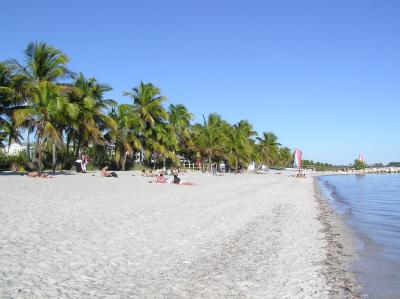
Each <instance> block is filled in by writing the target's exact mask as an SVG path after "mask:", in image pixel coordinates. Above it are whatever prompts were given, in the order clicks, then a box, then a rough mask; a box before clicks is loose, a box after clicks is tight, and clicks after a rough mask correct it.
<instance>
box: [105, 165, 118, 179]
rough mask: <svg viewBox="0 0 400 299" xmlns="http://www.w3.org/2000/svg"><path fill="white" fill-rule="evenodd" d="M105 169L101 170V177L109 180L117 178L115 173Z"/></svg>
mask: <svg viewBox="0 0 400 299" xmlns="http://www.w3.org/2000/svg"><path fill="white" fill-rule="evenodd" d="M107 169H108V166H106V167H104V168H103V169H102V170H101V176H102V177H106V178H110V177H116V178H117V177H118V175H117V174H116V173H115V172H110V171H107Z"/></svg>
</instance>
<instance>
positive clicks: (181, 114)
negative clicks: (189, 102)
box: [168, 104, 193, 151]
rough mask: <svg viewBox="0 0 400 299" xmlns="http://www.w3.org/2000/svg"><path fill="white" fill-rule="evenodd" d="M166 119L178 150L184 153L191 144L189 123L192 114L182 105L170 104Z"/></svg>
mask: <svg viewBox="0 0 400 299" xmlns="http://www.w3.org/2000/svg"><path fill="white" fill-rule="evenodd" d="M168 118H169V124H170V125H171V129H172V131H173V133H174V134H175V136H176V138H177V142H178V144H179V150H180V151H185V150H187V149H188V146H190V145H192V144H191V138H190V137H191V136H190V135H191V134H190V121H191V120H192V119H193V114H192V113H190V112H189V111H188V110H187V108H186V107H185V106H184V105H181V104H178V105H173V104H170V105H169V107H168Z"/></svg>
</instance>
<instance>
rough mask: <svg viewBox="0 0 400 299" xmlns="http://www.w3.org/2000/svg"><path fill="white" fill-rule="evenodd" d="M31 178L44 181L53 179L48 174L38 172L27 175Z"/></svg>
mask: <svg viewBox="0 0 400 299" xmlns="http://www.w3.org/2000/svg"><path fill="white" fill-rule="evenodd" d="M26 175H27V176H28V177H30V178H42V179H52V178H53V177H52V176H49V175H48V174H47V173H40V172H37V171H31V172H28V173H27V174H26Z"/></svg>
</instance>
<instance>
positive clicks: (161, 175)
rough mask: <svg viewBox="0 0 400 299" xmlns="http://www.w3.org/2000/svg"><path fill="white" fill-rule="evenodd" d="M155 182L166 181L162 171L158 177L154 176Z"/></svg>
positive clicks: (162, 182) (163, 182) (161, 182)
mask: <svg viewBox="0 0 400 299" xmlns="http://www.w3.org/2000/svg"><path fill="white" fill-rule="evenodd" d="M155 182H156V183H159V184H165V183H166V182H167V179H166V178H165V176H164V175H163V174H162V173H160V175H159V176H158V177H156V180H155Z"/></svg>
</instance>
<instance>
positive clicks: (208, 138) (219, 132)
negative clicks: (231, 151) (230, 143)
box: [193, 113, 229, 164]
mask: <svg viewBox="0 0 400 299" xmlns="http://www.w3.org/2000/svg"><path fill="white" fill-rule="evenodd" d="M203 120H204V122H203V124H202V125H201V124H196V125H195V126H194V128H193V138H194V140H195V142H194V143H195V149H196V150H198V151H199V152H200V153H202V154H203V157H205V158H206V159H207V161H208V164H211V162H212V160H213V158H214V157H215V156H216V155H220V156H223V155H224V150H225V141H226V130H227V128H228V127H229V125H228V124H227V123H226V122H225V121H223V120H222V119H221V116H220V115H219V114H216V113H212V114H210V115H209V116H208V118H207V120H206V119H205V117H204V116H203Z"/></svg>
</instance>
